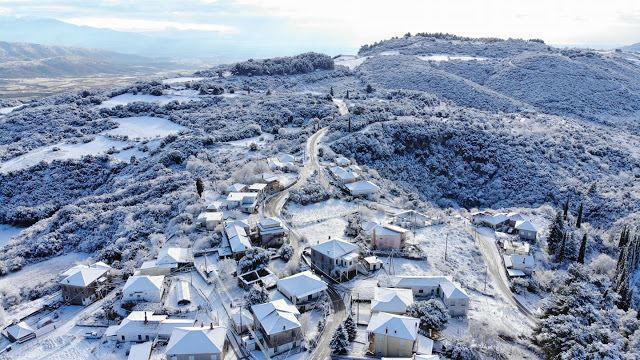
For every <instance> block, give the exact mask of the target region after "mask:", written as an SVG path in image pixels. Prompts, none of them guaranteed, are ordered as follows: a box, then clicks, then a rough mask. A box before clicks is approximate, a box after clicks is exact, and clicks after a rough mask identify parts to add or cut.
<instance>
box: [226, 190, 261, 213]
mask: <svg viewBox="0 0 640 360" xmlns="http://www.w3.org/2000/svg"><path fill="white" fill-rule="evenodd" d="M258 196H259V194H258V193H254V192H231V193H229V195H227V208H228V209H236V208H239V209H240V211H242V212H246V213H249V214H251V213H253V212H254V211H255V210H256V207H257V206H258Z"/></svg>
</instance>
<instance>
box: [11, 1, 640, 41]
mask: <svg viewBox="0 0 640 360" xmlns="http://www.w3.org/2000/svg"><path fill="white" fill-rule="evenodd" d="M0 15H9V16H37V17H49V18H55V19H59V20H63V21H66V22H70V23H73V24H78V25H88V26H93V27H107V28H112V29H116V30H127V31H157V30H165V29H167V28H176V29H180V30H190V29H197V30H209V31H217V32H220V34H221V35H223V34H224V35H229V36H234V37H235V36H247V37H252V36H253V35H254V34H258V33H260V34H263V35H264V34H273V36H275V37H280V38H283V39H286V38H287V37H288V36H292V37H293V36H294V35H295V37H296V38H298V39H304V38H308V39H313V41H335V42H336V44H339V45H340V46H353V47H354V48H356V49H357V47H359V46H360V45H362V44H364V43H371V42H373V41H377V40H381V39H386V38H389V37H391V36H401V35H403V34H404V33H406V32H412V33H414V32H448V33H454V34H457V35H464V36H471V37H485V36H491V37H500V38H508V37H513V38H525V39H529V38H541V39H543V40H545V41H546V42H547V43H549V44H561V45H562V44H572V45H612V46H616V45H628V44H632V43H637V42H640V1H633V0H607V1H589V0H587V1H584V0H582V1H578V0H568V1H565V0H538V1H535V2H534V1H526V2H524V1H517V0H516V1H514V0H484V1H477V0H475V1H461V0H448V1H427V0H424V1H404V0H384V1H376V0H367V1H364V0H321V1H317V0H316V1H305V0H218V1H216V0H191V1H190V0H179V1H174V0H143V1H135V0H125V1H119V0H83V1H49V0H16V1H5V0H0Z"/></svg>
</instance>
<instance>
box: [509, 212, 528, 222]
mask: <svg viewBox="0 0 640 360" xmlns="http://www.w3.org/2000/svg"><path fill="white" fill-rule="evenodd" d="M507 217H508V218H509V221H522V220H524V217H523V216H522V214H520V213H517V212H511V213H508V214H507Z"/></svg>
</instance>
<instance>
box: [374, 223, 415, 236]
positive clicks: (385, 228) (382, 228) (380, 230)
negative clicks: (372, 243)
mask: <svg viewBox="0 0 640 360" xmlns="http://www.w3.org/2000/svg"><path fill="white" fill-rule="evenodd" d="M407 231H409V230H407V229H405V228H401V227H400V226H395V225H389V224H386V225H378V226H375V227H374V228H373V229H371V230H369V231H368V232H369V233H373V232H375V233H376V235H378V236H380V235H398V234H404V233H406V232H407Z"/></svg>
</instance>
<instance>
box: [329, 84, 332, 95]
mask: <svg viewBox="0 0 640 360" xmlns="http://www.w3.org/2000/svg"><path fill="white" fill-rule="evenodd" d="M329 95H331V96H333V86H332V87H331V90H329Z"/></svg>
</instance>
